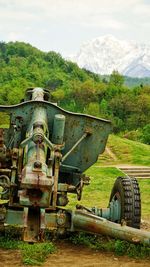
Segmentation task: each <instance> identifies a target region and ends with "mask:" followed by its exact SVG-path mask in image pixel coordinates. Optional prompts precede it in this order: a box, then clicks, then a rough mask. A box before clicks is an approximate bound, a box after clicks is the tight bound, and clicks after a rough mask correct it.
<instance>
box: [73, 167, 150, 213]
mask: <svg viewBox="0 0 150 267" xmlns="http://www.w3.org/2000/svg"><path fill="white" fill-rule="evenodd" d="M86 174H87V175H89V176H90V177H91V183H90V185H88V186H85V187H84V190H83V195H82V200H81V201H77V199H76V195H70V197H69V200H70V201H69V204H68V207H69V208H75V206H76V204H81V205H84V206H86V207H94V206H96V207H99V208H106V207H107V206H108V202H109V197H110V193H111V189H112V187H113V184H114V182H115V179H116V178H117V177H118V176H124V175H123V173H122V172H121V171H119V170H118V169H116V168H115V167H98V166H97V165H94V166H92V167H91V168H90V169H89V170H88V171H87V172H86ZM139 185H140V191H141V201H142V217H143V218H147V217H148V216H149V214H150V197H149V192H150V180H148V179H147V180H146V179H145V180H142V179H139Z"/></svg>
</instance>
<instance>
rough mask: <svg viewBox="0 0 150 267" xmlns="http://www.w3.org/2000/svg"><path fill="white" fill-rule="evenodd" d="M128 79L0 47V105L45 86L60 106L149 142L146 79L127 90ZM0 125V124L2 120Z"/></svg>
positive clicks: (18, 45) (18, 46)
mask: <svg viewBox="0 0 150 267" xmlns="http://www.w3.org/2000/svg"><path fill="white" fill-rule="evenodd" d="M127 80H128V81H130V87H129V86H127ZM131 80H132V79H131V78H130V79H127V78H125V77H123V76H122V75H120V74H119V73H118V72H117V71H115V70H114V71H113V73H112V74H111V75H110V76H109V77H107V78H106V77H101V76H99V75H97V74H94V73H91V72H89V71H87V70H85V69H80V68H79V67H78V66H77V65H76V64H75V63H72V62H69V61H66V60H64V59H63V58H62V57H61V55H60V54H58V53H55V52H53V51H50V52H42V51H40V50H38V49H37V48H34V47H32V46H31V45H30V44H25V43H22V42H14V43H13V42H9V43H4V42H1V43H0V104H1V105H6V104H16V103H18V102H20V101H21V99H22V98H23V96H24V92H25V90H26V89H27V88H28V87H44V88H47V89H49V90H50V92H51V101H53V102H57V103H58V105H59V106H61V107H63V108H65V109H67V110H70V111H74V112H83V113H87V114H90V115H94V116H98V117H102V118H106V119H110V120H111V121H112V124H113V131H114V133H119V134H122V135H124V136H125V137H127V138H130V139H133V140H140V141H143V142H145V143H148V144H150V84H148V81H149V79H145V81H146V83H145V84H144V83H137V85H134V86H132V87H131V84H132V83H131ZM134 82H135V80H134ZM0 121H1V124H2V123H3V124H4V123H5V121H4V117H3V118H2V116H0Z"/></svg>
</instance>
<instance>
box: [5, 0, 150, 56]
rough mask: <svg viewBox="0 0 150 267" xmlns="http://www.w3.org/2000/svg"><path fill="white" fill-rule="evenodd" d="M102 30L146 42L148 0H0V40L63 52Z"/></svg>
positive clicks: (149, 35) (70, 51) (149, 13)
mask: <svg viewBox="0 0 150 267" xmlns="http://www.w3.org/2000/svg"><path fill="white" fill-rule="evenodd" d="M106 34H112V35H114V36H115V37H117V38H119V39H125V40H135V41H138V42H139V43H150V0H0V41H5V42H8V41H24V42H28V43H30V44H32V45H34V46H36V47H38V48H39V49H41V50H44V51H50V50H54V51H56V52H60V53H61V54H62V55H65V56H66V55H68V54H74V53H76V52H77V51H78V50H79V48H80V46H81V44H82V43H83V42H86V41H88V40H91V39H93V38H96V37H99V36H102V35H106Z"/></svg>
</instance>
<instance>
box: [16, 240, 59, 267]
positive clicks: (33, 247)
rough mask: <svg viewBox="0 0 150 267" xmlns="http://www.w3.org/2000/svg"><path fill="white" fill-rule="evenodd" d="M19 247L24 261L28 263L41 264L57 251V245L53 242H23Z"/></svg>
mask: <svg viewBox="0 0 150 267" xmlns="http://www.w3.org/2000/svg"><path fill="white" fill-rule="evenodd" d="M19 248H20V249H21V251H22V260H23V263H24V264H28V265H41V264H42V263H43V262H44V261H45V259H46V257H47V256H48V255H49V254H51V253H53V252H54V251H55V247H54V245H53V244H52V243H51V242H48V243H37V244H36V243H35V244H27V243H22V244H20V246H19Z"/></svg>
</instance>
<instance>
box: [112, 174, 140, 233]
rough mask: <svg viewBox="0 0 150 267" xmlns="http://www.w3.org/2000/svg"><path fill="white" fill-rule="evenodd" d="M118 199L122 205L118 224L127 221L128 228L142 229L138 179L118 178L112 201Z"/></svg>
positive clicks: (113, 189)
mask: <svg viewBox="0 0 150 267" xmlns="http://www.w3.org/2000/svg"><path fill="white" fill-rule="evenodd" d="M113 198H115V199H118V200H119V201H120V205H121V216H120V219H119V220H118V221H116V222H117V223H123V221H125V223H126V225H127V226H130V227H133V228H138V229H139V228H140V222H141V198H140V190H139V185H138V182H137V179H136V178H130V177H118V178H117V179H116V181H115V183H114V186H113V188H112V191H111V195H110V200H109V202H111V201H112V199H113Z"/></svg>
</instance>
